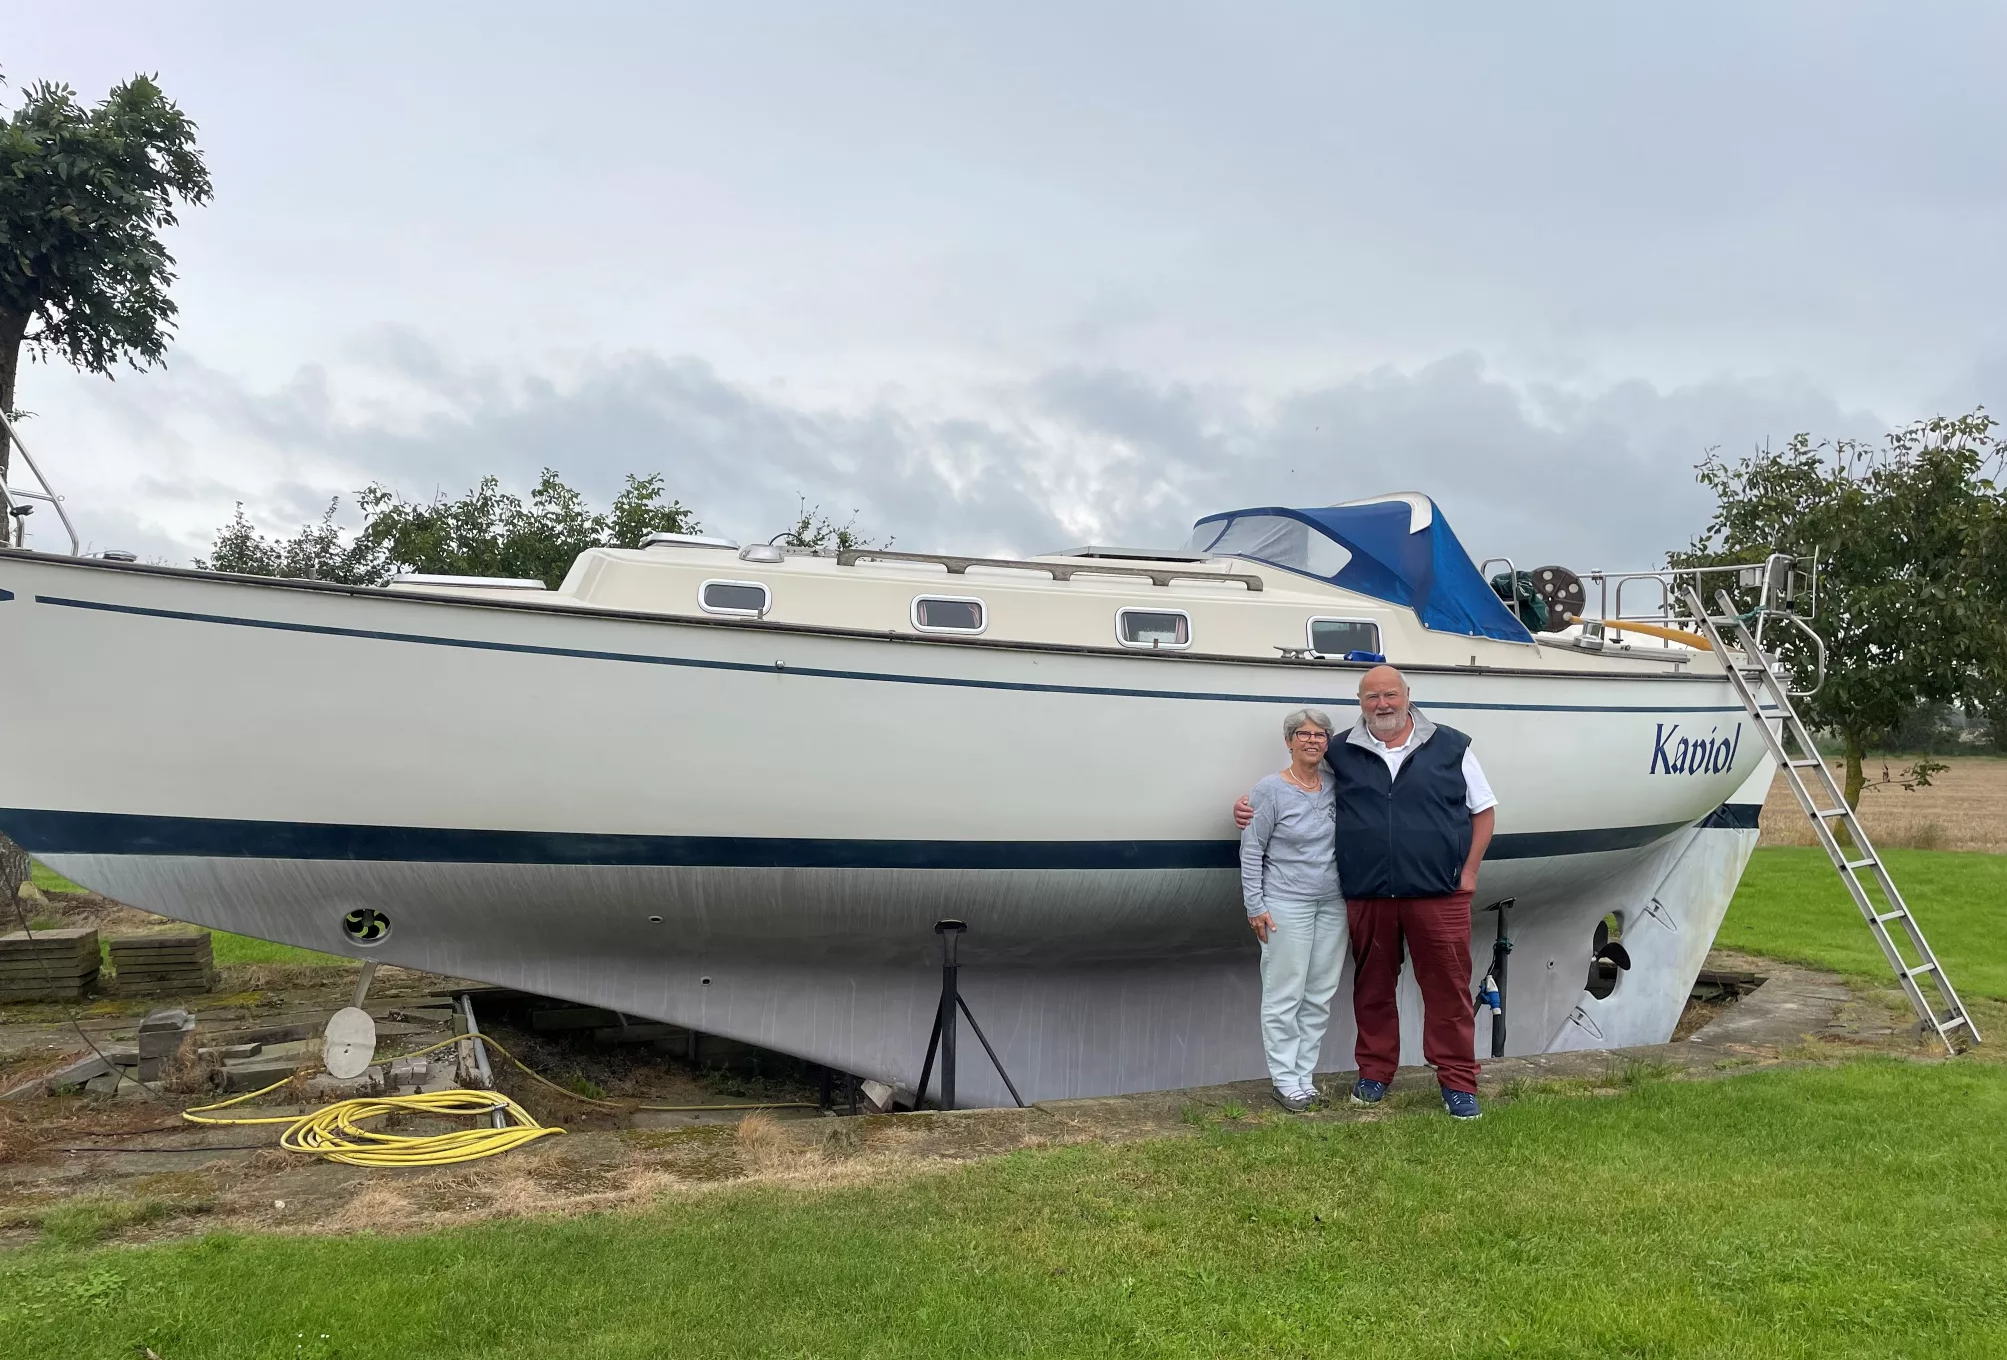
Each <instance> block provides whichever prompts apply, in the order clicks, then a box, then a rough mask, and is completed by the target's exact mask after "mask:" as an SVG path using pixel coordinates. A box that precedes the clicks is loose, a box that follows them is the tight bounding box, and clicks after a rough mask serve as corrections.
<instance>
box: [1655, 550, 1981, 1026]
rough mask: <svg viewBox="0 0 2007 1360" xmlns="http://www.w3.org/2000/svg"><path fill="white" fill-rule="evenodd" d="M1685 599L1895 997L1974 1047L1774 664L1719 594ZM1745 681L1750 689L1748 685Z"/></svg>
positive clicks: (1954, 1000)
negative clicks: (1893, 984)
mask: <svg viewBox="0 0 2007 1360" xmlns="http://www.w3.org/2000/svg"><path fill="white" fill-rule="evenodd" d="M1685 595H1686V604H1687V607H1688V609H1689V610H1690V611H1691V612H1692V614H1693V617H1694V618H1695V619H1697V620H1699V622H1700V625H1701V628H1702V630H1703V631H1704V632H1705V634H1706V636H1707V640H1708V641H1709V642H1710V643H1712V644H1713V646H1714V654H1715V655H1716V656H1717V657H1718V658H1720V660H1721V668H1722V671H1723V672H1724V673H1725V674H1726V675H1727V676H1728V680H1729V683H1730V684H1731V685H1733V686H1734V687H1735V692H1736V694H1737V695H1738V696H1739V697H1740V698H1741V700H1742V706H1743V707H1744V708H1745V709H1747V710H1748V711H1749V716H1750V717H1752V718H1754V719H1755V720H1756V730H1757V731H1758V732H1760V733H1762V734H1763V741H1764V744H1765V745H1766V746H1768V747H1769V748H1770V755H1771V757H1772V758H1773V759H1775V760H1776V762H1777V768H1778V769H1780V770H1782V771H1783V772H1784V780H1785V782H1786V783H1788V784H1789V785H1790V786H1791V792H1792V793H1794V794H1796V795H1797V798H1798V806H1799V807H1801V808H1803V809H1804V811H1805V816H1806V817H1807V818H1808V819H1809V820H1810V821H1811V823H1812V829H1813V830H1814V831H1816V832H1817V833H1818V836H1819V844H1821V845H1823V846H1825V847H1826V854H1827V857H1828V858H1830V859H1831V860H1832V861H1833V867H1834V868H1835V869H1836V870H1838V871H1839V875H1840V881H1841V882H1842V883H1845V884H1846V885H1847V891H1848V893H1850V894H1851V895H1852V896H1853V899H1854V905H1855V906H1857V907H1859V908H1860V909H1861V915H1862V916H1863V917H1864V918H1865V919H1866V920H1867V923H1868V929H1869V930H1870V931H1872V932H1873V933H1874V937H1875V943H1876V944H1878V945H1880V946H1881V947H1882V954H1883V955H1884V956H1885V957H1886V958H1887V959H1888V961H1889V967H1890V968H1893V969H1894V970H1895V974H1896V977H1897V979H1898V980H1899V981H1900V982H1901V983H1902V989H1903V991H1904V992H1905V993H1906V994H1907V995H1908V996H1909V1004H1910V1005H1911V1006H1913V1007H1915V1008H1916V1013H1917V1014H1918V1015H1919V1016H1921V1017H1922V1019H1923V1023H1924V1026H1925V1027H1926V1028H1927V1029H1930V1030H1934V1031H1936V1033H1937V1037H1938V1038H1939V1039H1940V1040H1942V1041H1943V1043H1944V1046H1945V1048H1946V1049H1947V1050H1949V1051H1950V1052H1952V1053H1956V1052H1957V1051H1958V1046H1957V1044H1956V1043H1954V1042H1953V1036H1954V1032H1955V1031H1957V1030H1960V1029H1963V1030H1964V1031H1965V1034H1966V1037H1967V1038H1968V1039H1970V1040H1971V1042H1973V1043H1975V1044H1976V1043H1978V1042H1979V1030H1978V1028H1977V1027H1976V1026H1975V1025H1974V1024H1973V1023H1972V1015H1971V1013H1970V1012H1968V1011H1967V1010H1966V1009H1965V1004H1964V1003H1963V1002H1962V1001H1960V1000H1959V999H1958V993H1957V992H1955V991H1953V990H1952V989H1951V979H1950V978H1948V977H1946V976H1945V973H1944V966H1943V965H1942V964H1940V963H1939V962H1938V961H1937V954H1936V953H1935V952H1934V951H1933V950H1932V949H1931V947H1930V942H1929V941H1928V940H1926V939H1924V937H1923V930H1922V928H1921V927H1920V926H1918V925H1917V923H1916V917H1914V916H1912V915H1911V914H1910V910H1909V906H1908V904H1906V903H1905V902H1904V901H1903V898H1902V894H1901V893H1900V892H1899V891H1897V889H1896V885H1895V880H1894V879H1892V878H1890V877H1889V871H1888V867H1887V866H1886V865H1885V864H1883V862H1882V857H1881V855H1880V854H1879V853H1878V852H1877V851H1876V850H1875V848H1874V845H1873V844H1872V843H1871V842H1870V841H1869V840H1868V835H1867V832H1866V831H1865V830H1863V829H1862V827H1861V823H1860V819H1859V818H1858V817H1856V816H1855V815H1854V811H1853V809H1852V808H1850V807H1848V806H1847V800H1846V796H1845V795H1844V793H1843V792H1842V791H1841V789H1840V785H1839V783H1838V782H1837V781H1836V780H1835V779H1834V778H1833V772H1832V771H1831V770H1830V769H1828V768H1827V767H1826V762H1825V761H1824V760H1822V759H1820V758H1819V755H1818V748H1817V747H1815V746H1814V745H1813V744H1812V735H1811V733H1809V732H1807V731H1806V730H1805V724H1804V722H1803V721H1802V720H1800V718H1799V717H1798V710H1797V708H1796V706H1795V705H1793V704H1792V702H1791V698H1792V694H1791V691H1790V689H1789V688H1787V687H1786V685H1785V684H1784V682H1783V681H1782V680H1780V679H1779V678H1778V674H1777V671H1778V665H1777V659H1776V658H1775V657H1774V656H1770V655H1767V654H1766V653H1765V652H1764V651H1763V647H1762V644H1761V642H1760V641H1759V640H1758V638H1757V635H1756V634H1755V632H1753V631H1752V630H1751V629H1750V627H1749V623H1748V620H1747V619H1746V618H1745V617H1744V616H1743V615H1742V614H1740V613H1738V612H1737V611H1736V608H1735V602H1734V600H1733V599H1731V598H1730V596H1729V594H1728V592H1727V591H1725V590H1724V591H1718V592H1717V593H1716V600H1717V602H1718V603H1719V605H1720V608H1721V612H1720V613H1719V614H1711V613H1709V612H1708V610H1707V609H1706V608H1705V607H1704V606H1703V605H1702V603H1701V599H1700V594H1699V592H1698V591H1697V590H1695V589H1693V588H1691V587H1689V588H1688V589H1687V590H1686V591H1685ZM1723 625H1727V626H1728V627H1730V628H1733V629H1734V631H1735V646H1736V648H1737V649H1738V650H1739V651H1740V652H1741V653H1742V656H1741V657H1740V658H1738V657H1735V656H1731V655H1730V653H1729V645H1730V644H1729V641H1728V639H1727V637H1726V636H1725V635H1724V634H1723V632H1722V628H1723ZM1752 681H1754V682H1755V683H1753V684H1752V683H1751V682H1752ZM1773 717H1774V718H1777V719H1778V720H1779V723H1778V725H1779V727H1780V728H1781V731H1776V732H1773V731H1772V730H1771V728H1770V722H1769V720H1770V719H1771V718H1773ZM1787 734H1788V735H1789V737H1790V738H1791V741H1792V742H1793V743H1794V744H1795V745H1796V746H1797V748H1798V751H1799V755H1798V756H1797V757H1796V758H1793V756H1792V755H1791V752H1790V751H1789V750H1788V749H1787V748H1786V746H1785V744H1784V737H1785V735H1787ZM1807 770H1816V771H1818V780H1817V789H1818V792H1819V793H1820V794H1821V795H1823V797H1824V799H1825V800H1826V802H1827V804H1828V805H1827V806H1825V807H1821V806H1820V805H1819V801H1818V800H1817V799H1815V798H1814V796H1813V789H1812V788H1809V787H1807V784H1806V779H1805V775H1804V773H1803V772H1804V771H1807ZM1836 822H1837V823H1839V824H1840V825H1841V826H1842V827H1844V828H1845V829H1846V833H1847V836H1848V837H1849V838H1850V840H1851V841H1852V844H1853V852H1852V853H1853V855H1857V856H1858V858H1853V857H1850V855H1849V852H1848V849H1847V847H1846V846H1844V845H1842V844H1841V843H1840V838H1839V836H1838V835H1837V834H1835V832H1834V829H1833V826H1834V823H1836ZM1864 873H1865V874H1866V875H1867V877H1869V878H1871V879H1872V880H1873V883H1874V886H1875V887H1876V888H1877V889H1878V890H1879V891H1880V894H1881V898H1882V901H1883V902H1884V903H1886V904H1887V907H1888V910H1886V911H1883V910H1881V909H1880V908H1879V907H1878V906H1877V905H1876V903H1875V899H1874V898H1873V897H1871V896H1869V894H1868V887H1867V884H1866V883H1865V882H1863V881H1862V876H1863V874H1864ZM1892 922H1899V923H1901V926H1902V931H1903V935H1904V937H1905V938H1906V939H1907V940H1908V943H1909V952H1910V953H1912V954H1914V955H1915V956H1916V957H1917V958H1918V959H1920V960H1921V962H1919V963H1916V964H1911V963H1910V962H1909V959H1908V957H1906V956H1905V954H1904V952H1903V950H1902V948H1901V947H1900V946H1899V944H1898V943H1897V940H1896V938H1895V936H1894V935H1893V934H1891V933H1890V931H1889V926H1890V923H1892ZM1926 977H1927V978H1929V979H1930V981H1931V983H1932V984H1933V985H1934V986H1935V987H1936V988H1937V990H1938V992H1939V993H1940V994H1941V995H1942V998H1943V1004H1942V1006H1939V1005H1938V1004H1937V1003H1936V1002H1933V1001H1932V999H1931V998H1930V996H1929V994H1928V993H1926V992H1925V991H1924V989H1923V982H1922V979H1924V978H1926Z"/></svg>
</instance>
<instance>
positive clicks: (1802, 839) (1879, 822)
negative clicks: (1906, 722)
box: [1762, 756, 2007, 854]
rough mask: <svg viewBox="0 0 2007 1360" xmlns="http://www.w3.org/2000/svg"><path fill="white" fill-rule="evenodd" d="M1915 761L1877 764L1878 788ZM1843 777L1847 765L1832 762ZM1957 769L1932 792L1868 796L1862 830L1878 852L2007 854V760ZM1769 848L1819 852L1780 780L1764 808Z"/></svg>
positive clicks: (1973, 759)
mask: <svg viewBox="0 0 2007 1360" xmlns="http://www.w3.org/2000/svg"><path fill="white" fill-rule="evenodd" d="M1909 759H1911V758H1907V757H1900V756H1886V757H1884V756H1873V757H1870V758H1869V760H1868V762H1867V773H1868V778H1869V780H1870V781H1872V780H1875V779H1878V778H1880V777H1881V775H1882V767H1883V766H1884V765H1886V766H1887V767H1888V770H1889V772H1890V773H1892V774H1893V773H1899V772H1900V771H1901V770H1902V768H1903V766H1904V765H1905V764H1907V763H1908V760H1909ZM1830 763H1831V764H1832V765H1833V766H1834V767H1835V768H1836V769H1837V768H1838V767H1839V764H1840V762H1838V761H1833V762H1830ZM1944 763H1945V764H1947V765H1949V766H1950V767H1951V768H1950V769H1948V770H1946V771H1945V772H1944V773H1943V774H1940V775H1937V776H1935V777H1934V778H1933V779H1932V780H1931V784H1930V787H1929V788H1926V789H1911V790H1905V789H1901V788H1896V787H1892V786H1891V787H1887V788H1870V789H1868V790H1867V791H1865V792H1863V793H1862V794H1861V808H1860V814H1861V822H1862V824H1863V825H1865V826H1866V827H1867V829H1868V835H1870V836H1872V837H1873V838H1874V841H1875V844H1876V845H1878V846H1881V847H1884V848H1889V849H1910V850H1987V851H1992V852H1993V853H1995V854H2007V757H2000V756H1947V757H1945V759H1944ZM1762 844H1764V845H1815V844H1817V842H1816V841H1815V840H1814V839H1813V837H1812V827H1811V824H1810V823H1809V822H1807V821H1806V820H1805V816H1804V814H1803V813H1802V812H1800V811H1799V809H1798V802H1797V799H1795V798H1793V797H1792V796H1791V790H1790V788H1789V787H1787V786H1786V785H1785V783H1784V780H1783V777H1782V776H1781V775H1780V776H1779V777H1778V778H1777V779H1776V780H1775V781H1774V782H1773V783H1772V784H1771V786H1770V796H1769V797H1768V798H1767V799H1765V800H1764V803H1763V839H1762Z"/></svg>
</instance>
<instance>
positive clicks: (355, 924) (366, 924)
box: [341, 907, 390, 948]
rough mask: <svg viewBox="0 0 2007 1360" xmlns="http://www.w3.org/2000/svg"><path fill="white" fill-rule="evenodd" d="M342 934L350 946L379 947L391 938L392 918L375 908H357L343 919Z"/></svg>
mask: <svg viewBox="0 0 2007 1360" xmlns="http://www.w3.org/2000/svg"><path fill="white" fill-rule="evenodd" d="M341 933H342V935H343V936H344V937H345V938H346V939H347V940H348V942H349V943H350V944H359V945H362V946H363V947H364V948H368V947H370V946H371V945H379V944H382V943H383V942H384V941H385V940H387V939H389V938H390V918H389V917H388V916H385V915H384V914H383V913H382V912H380V911H377V910H376V909H375V908H373V907H357V908H356V909H355V910H354V911H351V912H349V913H348V914H346V915H345V916H343V917H342V918H341Z"/></svg>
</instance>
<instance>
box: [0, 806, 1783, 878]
mask: <svg viewBox="0 0 2007 1360" xmlns="http://www.w3.org/2000/svg"><path fill="white" fill-rule="evenodd" d="M1719 815H1720V813H1719V812H1717V813H1715V814H1711V815H1710V818H1709V819H1708V820H1706V821H1704V822H1703V823H1702V825H1720V824H1721V823H1716V822H1714V821H1713V817H1715V816H1719ZM1735 824H1737V825H1739V824H1741V823H1735ZM1748 824H1749V825H1754V820H1753V818H1752V819H1751V820H1750V822H1749V823H1748ZM1684 825H1685V823H1681V822H1674V823H1671V824H1669V825H1665V826H1618V827H1598V828H1594V829H1589V830H1581V831H1535V832H1518V833H1514V834H1507V835H1501V836H1498V837H1495V838H1494V839H1493V840H1492V842H1491V850H1490V852H1489V853H1488V854H1487V855H1486V856H1485V858H1486V859H1493V860H1510V859H1546V858H1550V857H1553V856H1558V855H1583V854H1594V853H1597V852H1600V851H1609V850H1630V849H1635V848H1636V847H1638V846H1642V845H1649V844H1651V843H1652V842H1653V841H1656V840H1660V839H1662V838H1664V837H1666V836H1669V835H1671V834H1672V833H1673V832H1675V831H1678V830H1680V829H1681V827H1682V826H1684ZM0 831H5V832H6V833H7V834H8V835H9V836H11V837H13V838H14V840H15V841H17V842H18V843H20V844H21V845H22V846H23V847H25V848H26V849H27V850H29V851H30V852H31V853H34V854H38V855H137V856H163V857H172V858H184V857H186V858H211V859H279V860H287V859H290V860H364V861H378V862H392V863H413V864H567V865H583V864H600V865H625V866H646V867H677V868H732V869H1227V868H1232V867H1233V866H1234V865H1236V864H1237V863H1238V862H1239V849H1240V843H1239V842H1238V841H1237V840H1118V841H941V840H849V839H834V838H830V839H822V838H815V839H811V838H798V837H760V836H632V835H598V834H594V833H591V832H577V831H483V830H472V829H459V828H449V827H414V826H349V825H339V824H330V823H321V822H262V821H240V820H236V819H228V818H214V817H152V816H142V815H136V814H132V813H121V812H55V811H47V810H39V809H28V808H0Z"/></svg>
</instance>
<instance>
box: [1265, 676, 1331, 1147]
mask: <svg viewBox="0 0 2007 1360" xmlns="http://www.w3.org/2000/svg"><path fill="white" fill-rule="evenodd" d="M1282 740H1283V743H1284V745H1285V746H1287V747H1288V749H1289V764H1287V765H1286V766H1284V767H1283V768H1282V770H1281V771H1280V772H1279V773H1276V774H1272V775H1268V776H1267V777H1266V778H1264V779H1262V781H1261V782H1260V783H1258V784H1256V785H1255V786H1254V790H1253V792H1252V793H1250V794H1249V795H1248V801H1249V802H1251V803H1253V804H1254V819H1253V820H1252V821H1250V822H1249V823H1248V824H1247V828H1246V830H1244V831H1242V832H1241V834H1240V883H1241V897H1242V898H1243V899H1244V901H1245V902H1246V905H1247V923H1248V925H1249V926H1250V927H1252V928H1253V930H1254V934H1255V938H1256V939H1258V940H1260V941H1261V1041H1262V1046H1263V1047H1264V1048H1266V1049H1267V1050H1268V1073H1269V1076H1270V1077H1271V1078H1272V1079H1273V1080H1274V1082H1275V1098H1276V1100H1277V1101H1278V1102H1280V1104H1281V1105H1282V1107H1283V1108H1284V1109H1285V1110H1289V1111H1291V1112H1292V1113H1294V1112H1296V1111H1300V1110H1307V1109H1309V1108H1310V1107H1311V1106H1312V1105H1314V1104H1315V1103H1317V1099H1318V1095H1317V1087H1316V1086H1315V1085H1314V1084H1313V1083H1312V1081H1311V1074H1312V1073H1313V1072H1315V1071H1316V1070H1317V1052H1318V1050H1319V1049H1320V1048H1321V1047H1322V1046H1323V1043H1324V1027H1325V1025H1326V1023H1327V1022H1328V1021H1329V1020H1330V1019H1331V997H1332V994H1333V993H1335V992H1336V991H1337V990H1338V979H1339V975H1340V973H1342V972H1343V970H1344V967H1345V929H1346V928H1345V899H1344V898H1343V897H1341V896H1340V895H1339V892H1338V861H1337V854H1336V834H1337V817H1336V810H1335V808H1334V806H1333V802H1332V799H1333V785H1332V782H1331V780H1330V779H1329V778H1328V777H1327V776H1326V774H1325V771H1324V752H1325V751H1326V749H1328V748H1329V746H1330V744H1331V719H1330V718H1328V717H1326V716H1325V715H1324V714H1323V713H1321V712H1319V711H1318V710H1317V709H1314V708H1305V709H1298V710H1297V711H1296V712H1294V713H1292V714H1290V715H1289V716H1288V717H1287V718H1284V719H1283V720H1282Z"/></svg>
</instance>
